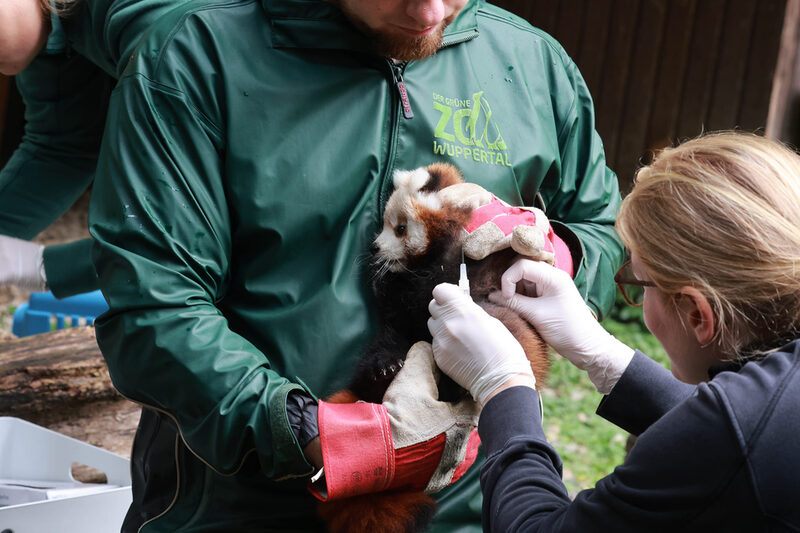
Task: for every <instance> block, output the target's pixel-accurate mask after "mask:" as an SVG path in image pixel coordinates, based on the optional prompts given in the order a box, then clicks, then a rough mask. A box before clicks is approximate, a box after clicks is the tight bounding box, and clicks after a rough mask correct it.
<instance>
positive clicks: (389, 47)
mask: <svg viewBox="0 0 800 533" xmlns="http://www.w3.org/2000/svg"><path fill="white" fill-rule="evenodd" d="M443 33H444V24H442V25H440V26H439V27H438V28H436V30H435V31H434V32H433V33H431V34H430V35H424V36H422V37H403V36H396V35H386V34H382V33H379V32H374V31H371V32H369V33H367V37H368V38H369V40H370V42H371V43H372V48H373V50H374V51H375V52H376V53H378V54H380V55H382V56H384V57H390V58H392V59H396V60H397V61H414V60H419V59H425V58H426V57H430V56H432V55H433V54H435V53H436V51H437V50H439V47H440V46H441V45H442V34H443Z"/></svg>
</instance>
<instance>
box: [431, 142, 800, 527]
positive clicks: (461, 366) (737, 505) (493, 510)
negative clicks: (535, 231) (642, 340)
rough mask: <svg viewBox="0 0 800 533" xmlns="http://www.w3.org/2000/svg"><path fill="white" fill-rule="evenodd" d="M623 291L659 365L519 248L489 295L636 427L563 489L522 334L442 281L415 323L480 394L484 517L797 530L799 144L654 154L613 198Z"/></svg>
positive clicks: (444, 362) (442, 359) (718, 145)
mask: <svg viewBox="0 0 800 533" xmlns="http://www.w3.org/2000/svg"><path fill="white" fill-rule="evenodd" d="M617 228H618V232H619V234H620V236H621V238H622V240H623V242H624V244H625V245H626V246H627V248H628V249H629V250H630V252H631V262H630V267H631V268H630V271H629V272H630V273H632V275H626V274H624V273H620V274H619V275H618V278H617V281H618V284H620V287H621V288H622V289H623V291H624V290H625V289H626V288H629V287H630V286H632V285H638V286H642V287H644V293H643V304H644V317H645V322H646V324H647V327H648V328H649V329H650V331H651V332H652V333H653V334H654V335H655V336H656V338H657V339H658V340H659V341H660V342H661V344H662V345H663V346H664V348H665V349H666V351H667V354H668V355H669V358H670V362H671V365H670V366H671V371H672V375H670V373H669V372H668V371H667V370H665V369H664V368H662V367H661V366H659V365H657V364H656V363H654V362H653V361H652V360H650V359H649V358H647V356H645V355H644V354H642V353H641V352H639V351H634V350H633V349H632V348H629V347H627V346H625V345H624V344H623V343H621V342H619V341H618V340H616V339H615V338H614V337H612V336H611V335H609V334H608V333H606V332H605V330H603V328H602V327H601V326H600V325H599V324H598V323H597V322H596V321H595V320H594V318H593V317H592V315H591V313H590V312H589V311H588V309H587V308H586V306H585V305H584V304H583V303H582V300H581V298H580V296H579V295H578V293H577V292H576V291H575V288H574V286H573V284H572V282H571V281H570V280H569V279H568V277H567V276H564V275H563V274H562V273H561V272H559V271H558V270H556V269H553V268H551V267H549V266H548V265H545V264H540V263H533V262H530V261H525V260H523V261H520V262H518V263H517V264H515V265H514V266H513V267H511V268H510V269H509V270H508V271H507V272H506V273H505V274H504V276H503V291H502V294H497V295H495V299H496V301H502V302H505V303H506V305H508V306H510V307H513V308H515V309H517V310H519V311H521V312H522V313H523V314H524V315H525V316H526V317H527V319H528V320H529V321H530V322H531V323H532V324H533V325H534V326H535V327H536V328H537V329H538V330H539V331H540V332H541V334H542V335H543V336H544V338H545V340H547V341H548V342H549V343H550V344H551V345H552V346H553V347H554V348H555V349H556V350H557V351H558V352H559V353H560V354H562V355H563V356H565V357H566V358H568V359H569V360H570V361H572V362H573V363H574V364H576V365H577V366H578V367H580V368H582V369H584V370H586V371H587V372H588V373H589V377H590V378H591V379H592V381H593V383H594V384H595V385H596V386H597V388H598V390H599V391H600V392H601V393H603V394H606V396H605V397H604V398H603V401H602V402H601V403H600V407H599V409H598V413H599V414H600V415H601V416H603V417H605V418H607V419H608V420H610V421H612V422H614V423H616V424H617V425H619V426H621V427H623V428H625V429H627V430H629V431H631V432H632V433H634V434H638V435H639V439H638V441H637V443H636V445H635V447H634V448H633V450H632V451H631V453H630V456H629V457H628V458H627V459H626V461H625V463H624V464H622V465H621V466H619V467H618V468H616V469H615V471H614V472H613V473H612V474H610V475H608V476H607V477H605V478H603V479H601V480H599V481H598V482H597V484H596V486H595V488H593V489H588V490H584V491H583V492H581V493H579V494H578V496H577V497H576V498H575V500H574V501H570V499H569V497H568V496H567V492H566V490H565V488H564V485H563V483H562V482H561V479H560V473H561V461H560V459H559V456H558V454H557V453H556V451H555V450H554V449H553V448H552V447H551V446H550V445H549V444H548V443H547V441H546V439H545V436H544V433H543V431H542V427H541V419H540V415H539V410H538V397H537V393H536V392H535V391H534V390H533V388H532V386H533V385H534V383H535V377H534V376H532V375H531V374H530V367H529V366H528V365H527V364H526V363H525V360H524V356H523V354H522V353H521V350H520V348H519V346H518V345H517V344H516V342H515V341H514V340H513V339H512V338H511V337H510V335H509V334H508V333H507V332H506V331H505V330H504V329H502V327H500V326H498V323H496V321H494V320H493V319H491V318H489V317H488V316H487V315H486V314H485V313H483V311H481V310H480V309H479V308H477V306H475V305H473V304H472V303H471V302H470V301H468V300H467V298H465V297H464V296H463V295H461V294H460V293H459V292H458V291H457V290H456V288H455V287H453V286H447V285H441V286H439V287H437V288H436V289H435V291H434V300H433V301H432V302H431V306H430V308H431V315H432V318H431V321H430V322H429V326H430V329H431V332H432V333H433V335H434V344H433V346H434V353H435V357H436V360H437V363H438V364H439V366H440V367H441V368H442V370H443V371H444V372H446V373H447V374H449V375H451V376H452V377H453V378H454V379H456V381H458V382H459V383H460V384H461V385H463V386H464V387H466V388H468V389H469V390H471V391H472V392H473V395H474V396H475V397H476V399H478V400H479V401H480V402H481V403H482V404H483V405H484V408H483V411H482V414H481V419H480V426H479V430H480V435H481V437H482V440H483V444H484V447H485V450H486V453H487V456H488V461H487V462H486V465H485V466H484V467H483V470H482V479H481V481H482V488H483V492H484V498H485V499H484V507H483V519H484V528H485V529H486V530H488V531H499V532H504V533H505V532H511V531H526V532H530V531H569V532H582V533H585V532H592V531H603V532H608V531H613V532H615V533H617V532H624V531H631V532H633V531H636V532H642V531H648V532H651V531H671V532H672V531H703V532H707V531H725V532H732V531H743V532H745V531H746V532H756V531H800V506H798V505H797V502H798V498H800V451H798V450H800V448H798V444H797V435H798V432H800V340H798V337H800V157H798V155H797V154H795V153H794V152H792V151H790V150H789V149H787V148H785V147H783V146H782V145H780V144H778V143H776V142H773V141H770V140H767V139H764V138H762V137H757V136H754V135H749V134H742V133H719V134H710V135H705V136H703V137H700V138H697V139H694V140H691V141H688V142H686V143H684V144H682V145H680V146H678V147H676V148H670V149H666V150H663V151H662V152H660V153H659V154H658V155H657V156H656V158H655V160H654V161H653V163H652V164H650V165H648V166H647V167H645V168H643V169H641V170H640V171H639V173H638V175H637V179H636V183H635V186H634V189H633V191H632V192H631V193H630V195H629V196H628V197H627V198H626V199H625V200H624V203H623V204H622V207H621V212H620V215H619V219H618V222H617Z"/></svg>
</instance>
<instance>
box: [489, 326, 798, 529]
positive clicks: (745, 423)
mask: <svg viewBox="0 0 800 533" xmlns="http://www.w3.org/2000/svg"><path fill="white" fill-rule="evenodd" d="M798 369H800V341H797V340H796V341H793V342H792V343H790V344H788V345H787V346H785V347H784V348H783V349H782V350H781V351H779V352H776V353H773V354H771V355H769V356H768V357H766V358H765V359H764V360H762V361H760V362H758V363H748V364H746V365H744V366H743V367H742V368H741V369H739V370H738V371H736V372H730V371H726V372H721V373H719V374H717V375H716V376H715V377H714V378H713V379H712V380H711V381H710V382H708V383H703V384H700V385H698V386H696V387H695V386H691V385H686V384H684V383H681V382H679V381H678V380H677V379H675V378H674V377H673V376H672V375H671V374H670V373H669V371H667V370H666V369H665V368H663V367H662V366H660V365H658V364H657V363H655V362H654V361H652V360H651V359H649V358H648V357H647V356H645V355H644V354H642V353H641V352H636V354H635V356H634V358H633V360H632V362H631V364H630V366H629V367H628V369H627V370H626V371H625V373H624V374H623V376H622V378H621V379H620V381H619V382H618V383H617V385H616V386H615V387H614V389H613V390H612V391H611V393H610V394H609V395H608V396H606V397H605V398H604V399H603V401H602V402H601V404H600V407H599V409H598V414H600V415H601V416H603V417H604V418H606V419H608V420H609V421H611V422H613V423H614V424H616V425H618V426H620V427H622V428H624V429H627V430H629V431H631V432H633V433H634V434H639V433H640V435H639V439H638V440H637V442H636V445H635V446H634V447H633V449H632V450H631V453H630V455H629V457H628V458H627V459H626V461H625V463H624V464H622V465H620V466H618V467H617V468H616V469H615V470H614V472H613V473H611V474H610V475H608V476H606V477H605V478H603V479H601V480H599V481H598V482H597V484H596V486H595V488H594V489H587V490H584V491H582V492H580V493H579V494H578V495H577V497H576V498H575V500H574V501H570V499H569V497H568V495H567V491H566V488H565V487H564V484H563V482H562V481H561V459H560V458H559V456H558V454H557V453H556V451H555V450H554V449H553V448H552V447H551V446H550V445H549V444H548V443H547V440H546V439H545V435H544V432H543V430H542V424H541V417H540V415H539V409H538V397H537V394H536V392H535V391H534V390H533V389H530V388H527V387H515V388H512V389H508V390H506V391H503V392H502V393H500V394H498V395H497V396H495V397H494V398H493V399H492V400H491V401H489V402H488V403H487V405H486V407H485V408H484V410H483V413H482V414H481V419H480V425H479V431H480V435H481V439H482V441H483V444H484V447H485V451H486V454H487V456H488V460H487V461H486V463H485V465H484V467H483V469H482V473H481V485H482V488H483V493H484V503H483V524H484V530H485V531H493V532H502V533H508V532H513V531H525V532H534V531H548V532H551V531H564V532H570V533H575V532H580V533H587V532H595V531H597V532H614V533H619V532H628V531H630V532H637V533H638V532H644V531H646V532H654V531H668V532H676V531H681V532H683V531H699V532H703V533H706V532H709V531H725V532H736V531H742V532H748V533H750V532H778V531H800V372H799V371H798Z"/></svg>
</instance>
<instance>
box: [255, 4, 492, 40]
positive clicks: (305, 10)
mask: <svg viewBox="0 0 800 533" xmlns="http://www.w3.org/2000/svg"><path fill="white" fill-rule="evenodd" d="M261 3H262V5H263V6H264V9H265V11H266V12H267V14H268V15H269V18H270V20H271V22H272V30H273V32H272V44H273V45H274V46H275V47H276V48H327V49H344V50H357V51H364V50H366V49H367V46H368V43H367V41H366V39H364V38H363V37H362V36H361V34H360V33H358V31H357V30H355V29H354V28H353V26H352V25H351V24H350V22H349V21H348V20H347V19H346V18H345V17H344V15H342V13H341V11H339V9H338V8H337V7H336V6H334V5H333V4H330V3H328V2H325V1H323V0H261ZM478 3H479V0H469V1H468V2H467V5H466V6H464V9H462V10H461V13H459V15H458V17H456V20H455V21H453V23H452V24H450V26H448V27H447V29H446V30H445V33H444V39H443V42H442V46H443V47H444V46H449V45H451V44H455V43H459V42H463V41H468V40H470V39H472V38H474V37H476V36H477V35H478V21H477V11H478Z"/></svg>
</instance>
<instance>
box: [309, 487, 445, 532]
mask: <svg viewBox="0 0 800 533" xmlns="http://www.w3.org/2000/svg"><path fill="white" fill-rule="evenodd" d="M317 512H318V513H319V515H320V517H321V518H322V519H323V520H324V521H325V523H326V524H327V525H328V531H329V532H330V533H357V532H362V533H377V532H380V533H412V532H413V531H416V530H417V527H416V526H415V524H416V523H417V522H418V521H419V520H420V518H423V517H424V518H425V519H426V521H427V519H429V518H430V517H432V516H433V514H434V513H435V512H436V502H435V501H434V500H433V498H431V497H430V496H427V495H426V494H425V493H423V492H402V491H387V492H379V493H376V494H364V495H362V496H355V497H353V498H348V499H346V500H340V501H334V502H329V503H325V502H320V504H319V506H318V509H317Z"/></svg>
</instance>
